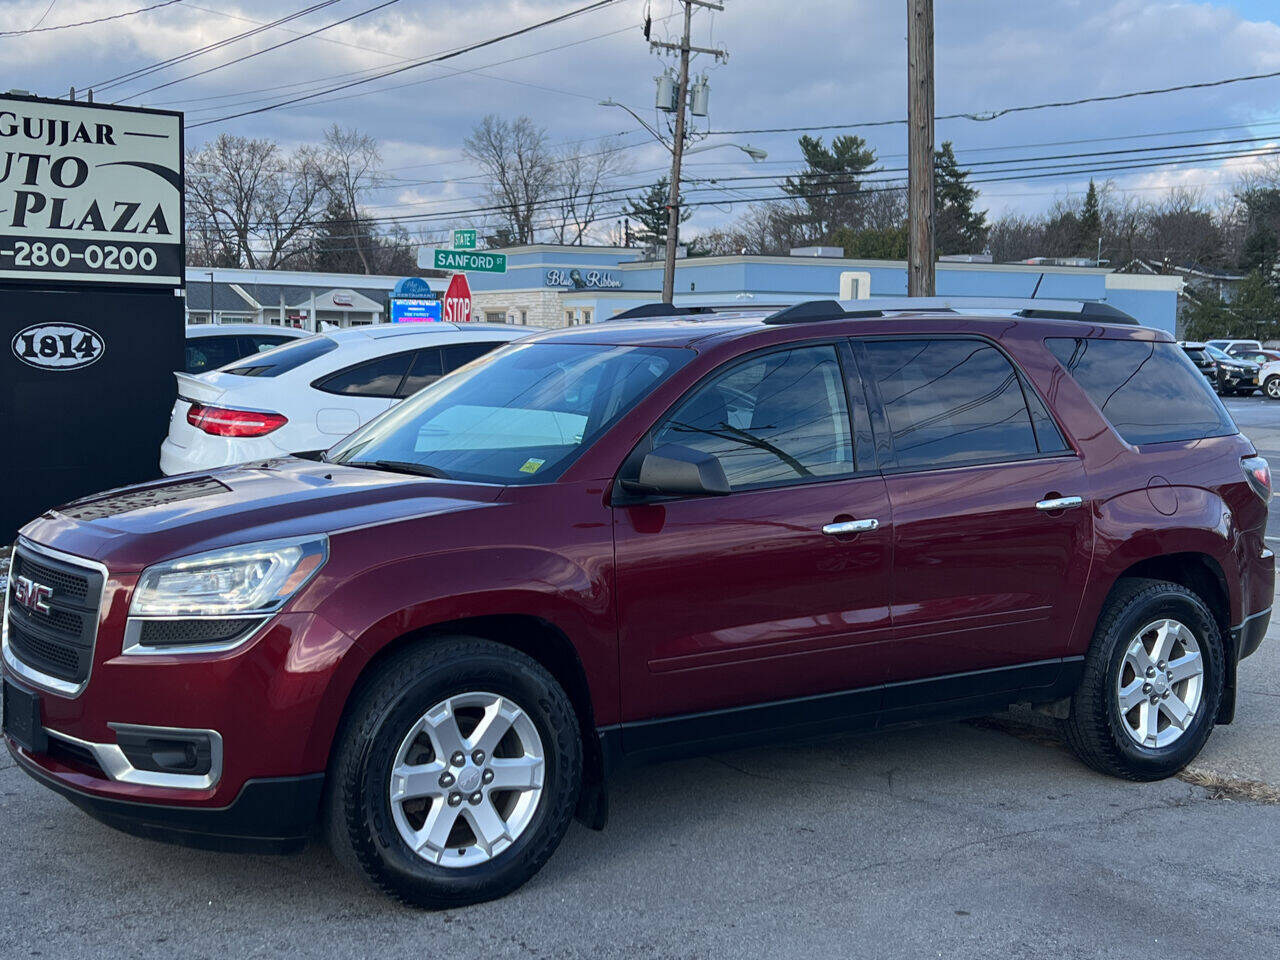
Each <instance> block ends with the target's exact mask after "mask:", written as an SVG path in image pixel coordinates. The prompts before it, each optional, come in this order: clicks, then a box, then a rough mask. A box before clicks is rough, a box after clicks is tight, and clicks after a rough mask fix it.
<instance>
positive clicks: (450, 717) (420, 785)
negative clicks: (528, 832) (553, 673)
mask: <svg viewBox="0 0 1280 960" xmlns="http://www.w3.org/2000/svg"><path fill="white" fill-rule="evenodd" d="M545 772H546V760H545V754H544V751H543V746H542V739H541V737H539V736H538V730H537V727H536V726H535V725H534V723H533V720H532V719H530V717H529V715H528V714H527V713H525V711H524V710H522V709H521V708H520V707H519V705H517V704H516V703H515V702H514V701H512V700H509V699H508V698H506V697H502V696H499V695H498V694H494V693H483V692H478V691H477V692H468V693H462V694H458V695H456V696H452V697H449V698H448V699H447V700H442V701H441V702H440V703H437V704H436V705H435V706H433V707H432V708H431V709H430V710H428V711H427V712H426V713H424V714H423V715H422V716H421V717H419V718H418V720H417V722H416V723H414V724H413V726H412V727H411V728H410V729H409V732H408V733H407V734H406V735H405V737H404V739H403V740H402V741H401V743H400V748H399V749H398V750H397V751H396V755H395V760H394V761H393V762H392V766H391V776H390V786H389V789H390V799H391V812H392V818H393V819H394V820H395V824H396V828H397V830H398V831H399V833H400V837H401V839H402V840H404V842H405V843H406V844H407V845H408V846H409V849H410V850H412V851H414V853H416V854H417V855H418V856H420V857H422V858H423V859H425V860H427V861H428V862H430V863H434V864H437V865H439V866H442V867H472V866H475V865H477V864H480V863H485V862H487V861H489V860H492V859H493V858H494V857H496V856H498V855H499V854H501V853H502V852H503V851H504V850H506V849H507V848H508V847H510V846H511V845H512V844H513V843H515V841H516V839H517V838H518V837H519V836H520V835H521V834H522V833H523V832H524V831H525V829H526V828H527V827H528V826H529V824H530V823H531V822H532V820H533V817H534V814H535V812H536V811H537V809H538V803H539V801H540V800H541V798H542V792H543V780H544V776H545Z"/></svg>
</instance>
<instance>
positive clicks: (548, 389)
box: [327, 342, 693, 484]
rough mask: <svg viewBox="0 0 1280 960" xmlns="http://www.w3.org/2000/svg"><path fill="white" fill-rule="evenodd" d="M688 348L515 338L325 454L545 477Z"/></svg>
mask: <svg viewBox="0 0 1280 960" xmlns="http://www.w3.org/2000/svg"><path fill="white" fill-rule="evenodd" d="M692 356H693V354H692V352H690V351H688V350H685V349H683V348H672V347H625V346H604V345H599V344H586V343H557V342H549V343H524V344H513V345H512V346H509V347H505V348H503V349H501V350H497V351H495V352H494V353H491V354H487V355H486V356H484V357H482V358H480V359H479V360H477V361H475V362H473V363H472V364H471V365H470V366H468V367H464V368H463V369H462V370H460V371H458V372H457V373H454V374H451V375H449V376H447V377H444V378H443V379H441V380H438V381H436V383H434V384H432V385H431V386H429V387H427V388H426V389H425V390H423V391H422V392H420V393H417V394H415V395H414V396H413V397H411V398H410V399H408V400H406V401H405V402H404V403H402V404H400V405H399V406H398V407H394V408H393V409H392V410H390V411H388V412H387V413H385V414H383V415H382V416H381V417H378V418H377V419H375V420H373V421H371V422H370V423H369V424H368V425H367V426H365V427H364V429H362V430H360V431H358V432H357V433H355V434H352V435H351V436H350V437H348V438H347V439H346V440H343V441H342V442H341V443H339V444H338V445H337V446H335V447H334V448H333V449H332V450H330V451H329V454H328V458H327V459H329V460H331V461H332V462H334V463H349V464H352V465H355V464H369V465H374V464H377V463H382V464H396V465H398V466H399V467H400V468H402V469H403V468H404V467H405V466H406V465H412V464H416V465H418V466H420V467H424V468H428V467H429V468H431V469H432V471H433V472H435V473H436V474H437V475H445V476H448V477H451V478H454V479H459V480H475V481H479V482H482V483H504V484H508V483H544V482H546V481H547V480H550V479H554V478H555V477H556V476H558V475H559V474H560V473H562V472H563V471H564V470H565V469H566V468H567V467H568V466H569V464H570V463H572V462H573V460H574V459H575V458H576V457H577V455H578V454H579V453H580V452H581V451H582V450H584V449H586V447H587V446H589V445H590V444H591V443H592V442H593V441H594V440H595V438H596V437H598V436H599V435H600V434H601V433H603V432H604V431H605V430H607V429H608V428H609V427H610V426H612V425H613V424H614V423H615V422H616V421H617V420H618V418H619V417H621V416H622V415H623V414H624V413H626V412H627V411H628V410H630V409H631V408H632V407H633V406H634V405H635V404H636V403H637V402H638V401H639V400H640V399H641V398H642V397H644V396H645V395H646V394H648V393H649V391H651V390H652V389H653V388H654V387H655V386H657V385H658V384H659V383H661V382H662V381H663V380H665V379H666V378H667V377H668V376H670V374H671V373H673V372H674V371H675V370H677V369H679V368H680V367H681V366H683V365H684V364H685V363H686V362H687V361H688V360H689V359H690V358H691V357H692Z"/></svg>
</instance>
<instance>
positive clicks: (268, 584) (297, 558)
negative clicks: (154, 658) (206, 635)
mask: <svg viewBox="0 0 1280 960" xmlns="http://www.w3.org/2000/svg"><path fill="white" fill-rule="evenodd" d="M328 556H329V541H328V538H326V537H323V536H320V537H296V538H290V539H287V540H264V541H262V542H261V543H247V544H244V545H242V546H237V547H227V548H225V549H223V550H211V551H210V552H208V553H199V554H196V555H194V556H190V557H182V558H180V559H178V560H169V561H166V562H164V563H157V564H155V565H154V566H151V567H147V569H145V570H143V571H142V576H141V577H140V578H139V579H138V586H137V588H136V589H135V590H134V592H133V602H132V603H131V604H130V606H129V615H130V616H132V617H175V616H178V617H181V616H205V617H208V616H214V617H216V616H229V615H237V614H255V613H257V614H266V613H273V612H275V611H276V610H279V609H280V608H281V607H282V606H284V604H285V602H286V601H287V600H288V599H289V598H290V597H291V596H293V595H294V594H295V593H297V592H298V590H299V588H301V587H302V585H303V584H304V583H306V582H307V581H308V580H309V579H311V577H312V575H314V574H315V572H316V571H317V570H319V569H320V567H321V566H322V565H323V564H324V562H325V560H326V559H327V558H328Z"/></svg>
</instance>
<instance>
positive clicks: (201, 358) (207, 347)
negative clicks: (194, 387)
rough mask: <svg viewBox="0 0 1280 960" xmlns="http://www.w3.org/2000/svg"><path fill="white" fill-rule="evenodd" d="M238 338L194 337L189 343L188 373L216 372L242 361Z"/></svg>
mask: <svg viewBox="0 0 1280 960" xmlns="http://www.w3.org/2000/svg"><path fill="white" fill-rule="evenodd" d="M237 339H238V338H237V337H234V336H227V337H193V338H192V339H190V340H188V341H187V360H186V364H187V366H186V369H187V373H204V372H205V371H206V370H216V369H218V367H222V366H226V365H227V364H228V363H234V362H235V361H236V360H239V359H240V350H239V348H238V346H237V344H236V340H237Z"/></svg>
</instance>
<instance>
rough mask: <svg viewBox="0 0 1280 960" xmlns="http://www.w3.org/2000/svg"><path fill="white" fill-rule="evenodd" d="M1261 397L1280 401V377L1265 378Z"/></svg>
mask: <svg viewBox="0 0 1280 960" xmlns="http://www.w3.org/2000/svg"><path fill="white" fill-rule="evenodd" d="M1262 395H1263V396H1265V397H1266V398H1267V399H1268V400H1280V376H1271V377H1267V379H1266V382H1265V383H1263V385H1262Z"/></svg>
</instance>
